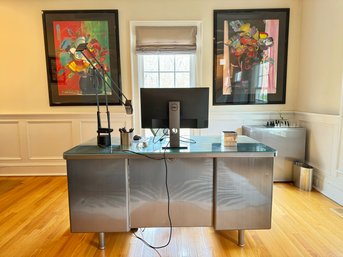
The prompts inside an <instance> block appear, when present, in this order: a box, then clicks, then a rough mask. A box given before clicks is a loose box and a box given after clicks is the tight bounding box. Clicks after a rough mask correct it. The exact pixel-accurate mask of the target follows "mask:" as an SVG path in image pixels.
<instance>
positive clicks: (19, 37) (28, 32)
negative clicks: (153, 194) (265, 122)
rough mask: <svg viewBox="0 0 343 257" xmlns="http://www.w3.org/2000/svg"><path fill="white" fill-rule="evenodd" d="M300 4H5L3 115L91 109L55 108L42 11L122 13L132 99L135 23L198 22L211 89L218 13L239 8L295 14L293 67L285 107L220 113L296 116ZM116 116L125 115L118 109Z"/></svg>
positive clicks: (0, 15) (283, 0)
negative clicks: (284, 9) (291, 112)
mask: <svg viewBox="0 0 343 257" xmlns="http://www.w3.org/2000/svg"><path fill="white" fill-rule="evenodd" d="M299 5H300V4H299V1H298V0H273V1H271V0H254V1H251V0H240V1H237V0H211V1H208V0H187V1H184V0H163V1H162V0H116V1H113V0H111V1H110V0H108V1H107V0H102V1H94V0H74V1H61V0H49V1H46V0H30V1H24V0H1V4H0V24H2V26H1V39H2V40H0V49H1V62H0V87H1V94H0V114H9V113H12V114H18V113H20V114H22V113H44V114H46V113H79V112H88V113H89V112H92V111H93V110H94V108H92V107H50V106H49V100H48V87H47V76H46V67H45V53H44V39H43V26H42V17H41V11H42V10H61V9H69V10H73V9H118V10H119V33H120V53H121V70H122V84H123V89H124V93H125V94H127V95H128V96H131V91H132V90H131V89H132V85H131V64H130V60H131V59H130V21H144V20H145V21H146V20H199V21H202V23H203V42H202V43H203V48H202V49H203V51H202V59H203V60H206V61H203V67H202V68H201V76H202V79H201V81H202V83H203V85H204V86H209V87H211V86H212V70H213V68H212V67H213V66H212V59H213V40H212V38H213V10H214V9H234V8H241V9H242V8H278V7H289V8H291V17H290V42H289V62H288V63H289V65H288V76H287V96H286V104H285V105H261V106H254V105H247V106H228V107H215V108H214V109H216V110H217V109H225V110H227V111H233V110H234V111H269V110H276V111H278V110H293V109H294V107H295V100H296V91H297V79H298V68H299V66H298V55H299V52H298V39H299V36H300V28H299V23H300V16H301V14H300V7H299ZM111 110H112V111H113V112H123V111H124V110H123V108H121V107H118V106H116V107H113V108H112V109H111Z"/></svg>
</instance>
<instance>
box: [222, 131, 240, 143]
mask: <svg viewBox="0 0 343 257" xmlns="http://www.w3.org/2000/svg"><path fill="white" fill-rule="evenodd" d="M223 143H224V146H236V145H237V132H235V131H223Z"/></svg>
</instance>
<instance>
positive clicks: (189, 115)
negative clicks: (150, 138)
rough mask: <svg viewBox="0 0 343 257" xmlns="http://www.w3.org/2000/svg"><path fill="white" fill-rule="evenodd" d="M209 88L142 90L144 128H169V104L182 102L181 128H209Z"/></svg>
mask: <svg viewBox="0 0 343 257" xmlns="http://www.w3.org/2000/svg"><path fill="white" fill-rule="evenodd" d="M208 91H209V90H208V88H141V91H140V94H141V121H142V128H169V102H171V101H177V102H180V128H208V101H209V100H208V99H209V93H208Z"/></svg>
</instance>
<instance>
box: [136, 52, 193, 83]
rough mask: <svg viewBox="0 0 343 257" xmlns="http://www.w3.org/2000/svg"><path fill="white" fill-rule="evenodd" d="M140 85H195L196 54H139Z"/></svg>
mask: <svg viewBox="0 0 343 257" xmlns="http://www.w3.org/2000/svg"><path fill="white" fill-rule="evenodd" d="M138 84H139V87H154V88H158V87H167V88H173V87H194V86H195V55H194V54H147V55H144V54H140V55H138Z"/></svg>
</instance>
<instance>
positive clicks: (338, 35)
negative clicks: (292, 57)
mask: <svg viewBox="0 0 343 257" xmlns="http://www.w3.org/2000/svg"><path fill="white" fill-rule="evenodd" d="M302 3H303V5H302V20H301V23H300V24H301V37H300V39H301V40H300V43H301V46H300V55H299V60H300V66H299V70H300V72H299V85H298V91H297V92H298V98H297V102H296V103H297V104H296V107H297V110H298V111H299V113H298V114H297V115H296V117H297V118H298V119H299V120H300V124H301V125H302V126H303V127H306V128H307V134H308V136H307V161H308V162H309V163H310V164H311V165H312V166H313V167H314V184H315V187H316V188H317V189H318V190H319V191H321V192H322V193H324V194H325V195H327V196H328V197H330V198H332V199H334V200H335V201H337V202H339V203H340V204H343V161H342V160H343V134H342V131H343V93H342V90H343V62H342V60H343V33H342V28H343V16H342V15H343V1H342V0H303V1H302Z"/></svg>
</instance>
